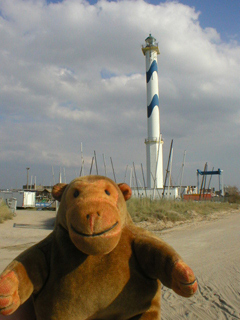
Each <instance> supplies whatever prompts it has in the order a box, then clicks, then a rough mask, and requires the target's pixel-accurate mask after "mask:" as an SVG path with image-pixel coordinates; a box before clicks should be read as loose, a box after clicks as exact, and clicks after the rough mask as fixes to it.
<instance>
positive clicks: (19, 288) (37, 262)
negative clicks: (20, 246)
mask: <svg viewBox="0 0 240 320" xmlns="http://www.w3.org/2000/svg"><path fill="white" fill-rule="evenodd" d="M47 276H48V265H47V261H46V257H45V254H44V252H43V251H42V250H41V249H40V248H39V245H35V246H33V247H31V248H29V249H28V250H26V251H24V252H23V253H21V254H20V255H19V256H18V257H17V258H16V259H15V260H13V261H12V262H11V263H10V264H9V265H8V266H7V268H6V269H5V270H4V271H3V273H2V274H1V275H0V313H2V314H3V315H9V314H11V313H13V312H14V311H15V310H17V308H18V307H19V306H20V305H21V304H23V303H24V302H25V301H26V300H27V299H28V298H29V297H30V296H31V294H32V293H37V292H38V291H39V290H40V289H41V288H42V286H43V285H44V283H45V281H46V279H47Z"/></svg>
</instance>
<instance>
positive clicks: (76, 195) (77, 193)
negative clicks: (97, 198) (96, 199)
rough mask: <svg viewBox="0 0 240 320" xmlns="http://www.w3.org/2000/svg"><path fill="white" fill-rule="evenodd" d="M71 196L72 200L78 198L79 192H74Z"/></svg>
mask: <svg viewBox="0 0 240 320" xmlns="http://www.w3.org/2000/svg"><path fill="white" fill-rule="evenodd" d="M73 196H74V198H77V197H78V196H79V191H78V190H75V191H74V194H73Z"/></svg>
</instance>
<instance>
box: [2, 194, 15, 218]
mask: <svg viewBox="0 0 240 320" xmlns="http://www.w3.org/2000/svg"><path fill="white" fill-rule="evenodd" d="M12 218H13V213H12V211H11V210H10V209H9V208H8V206H7V205H6V203H5V201H4V200H2V199H0V223H3V222H4V221H5V220H8V219H12Z"/></svg>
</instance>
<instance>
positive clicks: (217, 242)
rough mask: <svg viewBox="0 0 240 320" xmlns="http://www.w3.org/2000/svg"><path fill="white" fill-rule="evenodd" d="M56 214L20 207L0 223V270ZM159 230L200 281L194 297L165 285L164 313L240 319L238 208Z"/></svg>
mask: <svg viewBox="0 0 240 320" xmlns="http://www.w3.org/2000/svg"><path fill="white" fill-rule="evenodd" d="M54 218H55V212H52V211H30V210H18V211H17V215H16V216H15V217H14V219H13V220H8V221H5V222H4V223H3V224H0V257H1V259H0V272H1V271H2V270H3V269H4V268H5V267H6V266H7V265H8V263H9V262H11V261H12V259H14V257H16V256H17V255H18V254H19V253H21V252H22V251H23V250H25V249H26V248H28V247H29V246H31V245H33V244H34V243H36V242H38V241H40V240H41V239H43V238H44V237H46V236H47V235H48V234H49V233H50V232H51V230H52V228H53V224H54ZM155 234H156V235H157V236H159V237H161V238H162V239H164V240H165V241H166V242H168V243H169V244H170V245H172V246H173V247H174V248H175V249H176V250H177V251H178V253H179V254H180V255H181V256H182V257H183V259H184V260H185V261H186V262H187V263H188V264H189V265H190V266H191V267H192V269H193V270H194V272H195V274H196V276H197V279H198V284H199V290H198V292H197V294H196V295H195V296H194V297H192V298H191V299H185V298H182V297H179V296H178V295H176V294H175V293H174V292H173V291H172V290H170V289H168V288H166V287H163V291H162V319H163V320H173V319H174V320H175V319H176V320H177V319H191V320H192V319H194V320H197V319H200V320H221V319H240V267H239V266H240V212H238V213H232V214H228V215H226V216H221V218H219V219H216V220H211V221H201V222H198V223H194V222H193V223H188V224H184V225H180V226H177V227H174V228H171V229H168V230H164V231H157V232H155ZM6 319H7V318H6Z"/></svg>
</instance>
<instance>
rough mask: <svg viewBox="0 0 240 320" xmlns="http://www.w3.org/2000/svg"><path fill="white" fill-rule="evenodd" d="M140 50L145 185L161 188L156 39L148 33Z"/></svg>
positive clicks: (161, 166)
mask: <svg viewBox="0 0 240 320" xmlns="http://www.w3.org/2000/svg"><path fill="white" fill-rule="evenodd" d="M142 52H143V54H144V56H145V57H146V82H147V118H148V138H147V139H145V144H146V152H147V187H148V188H163V154H162V144H163V140H162V138H161V133H160V110H159V90H158V64H157V55H158V54H160V51H159V49H158V44H157V43H156V39H155V38H154V37H153V36H152V35H151V34H150V35H149V37H147V38H146V39H145V46H142Z"/></svg>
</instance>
